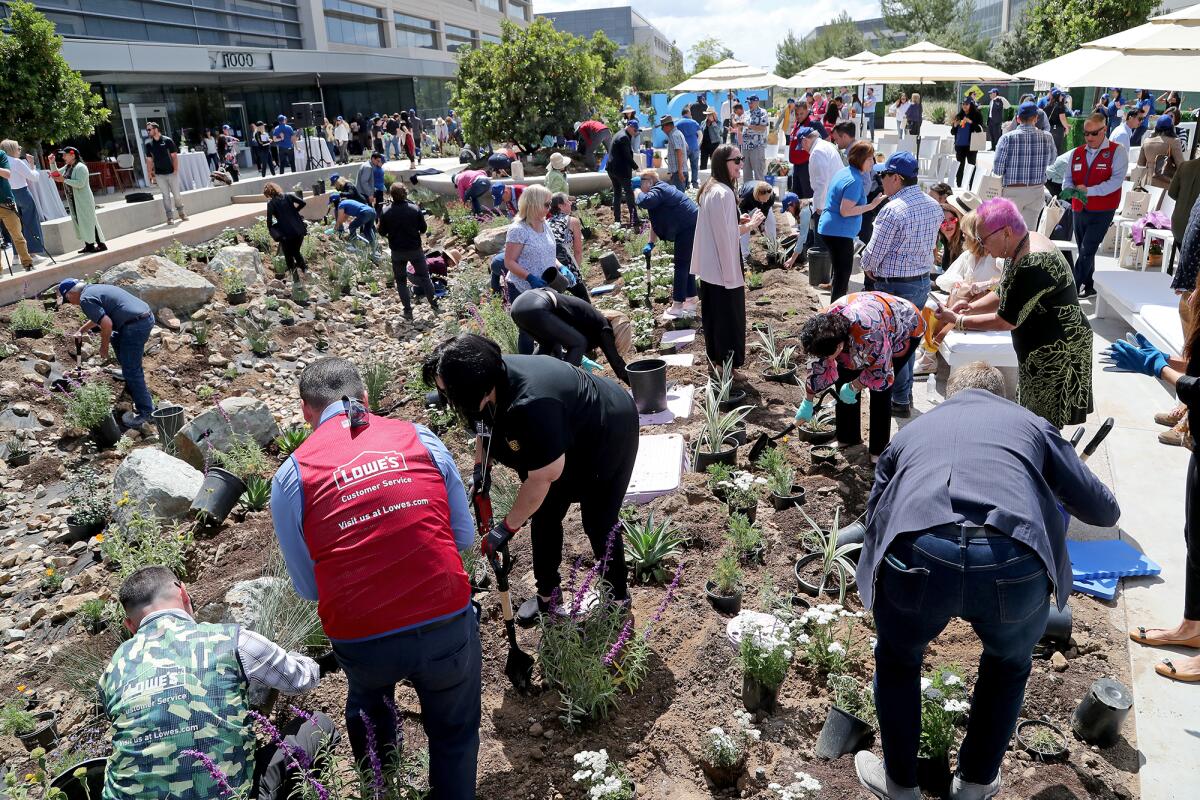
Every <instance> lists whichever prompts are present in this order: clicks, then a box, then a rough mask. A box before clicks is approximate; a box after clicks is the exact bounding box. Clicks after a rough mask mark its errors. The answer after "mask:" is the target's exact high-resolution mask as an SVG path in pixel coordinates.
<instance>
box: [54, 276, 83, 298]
mask: <svg viewBox="0 0 1200 800" xmlns="http://www.w3.org/2000/svg"><path fill="white" fill-rule="evenodd" d="M79 283H80V281H78V280H76V279H75V278H63V280H62V281H60V282H59V284H58V296H59V297H60V298H62V299H63V300H66V299H67V292H69V291H71V290H72V289H74V288H75V287H76V286H78V285H79Z"/></svg>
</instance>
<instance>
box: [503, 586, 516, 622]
mask: <svg viewBox="0 0 1200 800" xmlns="http://www.w3.org/2000/svg"><path fill="white" fill-rule="evenodd" d="M500 610H501V611H502V612H503V613H504V622H505V624H511V623H512V621H513V608H512V597H511V596H510V595H509V593H508V589H505V590H504V591H502V592H500Z"/></svg>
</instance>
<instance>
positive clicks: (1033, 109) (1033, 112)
mask: <svg viewBox="0 0 1200 800" xmlns="http://www.w3.org/2000/svg"><path fill="white" fill-rule="evenodd" d="M1037 112H1038V107H1037V105H1035V104H1034V103H1030V102H1028V101H1026V102H1024V103H1021V105H1020V107H1018V108H1017V119H1029V118H1030V117H1036V116H1037Z"/></svg>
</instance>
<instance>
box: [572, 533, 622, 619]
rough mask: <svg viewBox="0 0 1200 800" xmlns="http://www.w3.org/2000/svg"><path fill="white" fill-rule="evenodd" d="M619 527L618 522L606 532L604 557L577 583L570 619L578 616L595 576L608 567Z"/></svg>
mask: <svg viewBox="0 0 1200 800" xmlns="http://www.w3.org/2000/svg"><path fill="white" fill-rule="evenodd" d="M620 529H621V523H620V522H618V523H617V524H616V525H614V526H613V527H612V530H610V531H609V532H608V542H607V543H606V544H605V546H604V557H603V558H601V559H600V560H599V561H597V562H596V563H594V564H592V568H591V569H589V570H588V571H587V574H586V575H584V576H583V582H582V583H581V584H579V589H578V590H577V591H576V592H575V596H574V597H573V598H571V619H575V618H576V617H578V616H579V609H580V606H582V604H583V598H584V596H585V595H587V593H588V590H589V589H591V588H592V584H593V583H595V582H596V578H597V577H599V576H600V574H601V573H602V572H604V570H605V569H606V568H607V567H608V560H609V559H610V558H612V551H613V544H614V543H615V542H616V540H617V531H619V530H620Z"/></svg>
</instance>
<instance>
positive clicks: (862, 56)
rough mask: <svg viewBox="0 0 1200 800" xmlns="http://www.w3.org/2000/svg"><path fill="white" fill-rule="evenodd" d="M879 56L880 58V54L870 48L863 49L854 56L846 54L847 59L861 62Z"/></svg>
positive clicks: (872, 59)
mask: <svg viewBox="0 0 1200 800" xmlns="http://www.w3.org/2000/svg"><path fill="white" fill-rule="evenodd" d="M877 58H879V56H877V55H875V54H874V53H872V52H871V51H870V50H863V51H862V52H861V53H855V54H854V55H852V56H846V58H845V60H846V61H855V62H859V63H861V62H867V61H874V60H875V59H877Z"/></svg>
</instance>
